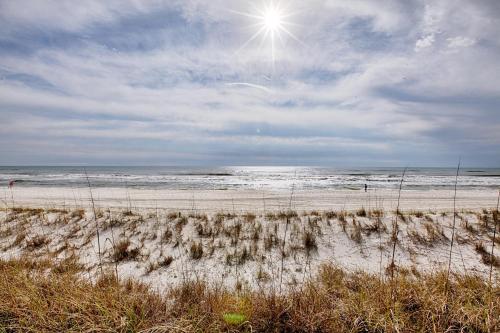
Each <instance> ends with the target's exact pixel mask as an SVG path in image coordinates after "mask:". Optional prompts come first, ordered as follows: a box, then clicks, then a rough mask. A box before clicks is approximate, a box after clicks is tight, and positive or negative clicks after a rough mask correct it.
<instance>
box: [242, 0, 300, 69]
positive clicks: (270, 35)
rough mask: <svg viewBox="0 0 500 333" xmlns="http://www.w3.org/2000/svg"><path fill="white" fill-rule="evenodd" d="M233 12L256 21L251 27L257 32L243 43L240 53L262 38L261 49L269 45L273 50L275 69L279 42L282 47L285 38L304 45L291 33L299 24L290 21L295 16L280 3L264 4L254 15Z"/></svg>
mask: <svg viewBox="0 0 500 333" xmlns="http://www.w3.org/2000/svg"><path fill="white" fill-rule="evenodd" d="M232 12H233V13H236V14H239V15H243V16H245V17H248V18H251V19H253V20H255V21H256V22H255V23H254V24H252V26H251V27H255V28H256V29H257V31H256V32H255V33H254V34H253V35H252V36H251V37H250V38H249V39H248V40H247V41H246V42H245V43H243V45H242V46H241V47H240V48H239V50H238V52H240V51H241V50H243V49H244V48H246V47H247V46H248V45H249V44H251V43H252V42H254V41H256V40H257V39H259V38H260V47H262V45H263V44H264V43H268V44H269V46H270V48H271V60H272V64H273V68H274V65H275V62H276V49H277V45H276V43H277V41H278V40H279V41H280V42H281V44H282V45H284V41H285V38H291V39H293V40H295V41H297V42H299V43H300V44H303V42H302V41H301V40H300V39H299V38H297V37H296V36H295V35H294V34H293V33H292V32H291V31H290V26H296V25H297V24H295V23H292V22H290V21H288V19H289V18H290V17H292V16H293V15H295V14H294V13H292V12H290V11H289V10H288V8H285V7H283V6H282V4H281V3H280V2H276V1H268V2H266V3H264V4H263V6H262V7H261V8H260V9H259V8H256V9H255V10H254V13H243V12H238V11H232Z"/></svg>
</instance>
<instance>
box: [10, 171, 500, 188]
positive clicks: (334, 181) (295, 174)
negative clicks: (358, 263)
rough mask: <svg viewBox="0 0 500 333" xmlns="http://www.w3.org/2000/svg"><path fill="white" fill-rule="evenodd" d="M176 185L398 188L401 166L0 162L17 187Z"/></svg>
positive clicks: (411, 176) (492, 176)
mask: <svg viewBox="0 0 500 333" xmlns="http://www.w3.org/2000/svg"><path fill="white" fill-rule="evenodd" d="M85 171H86V172H87V175H88V178H89V181H90V183H91V185H92V187H112V188H123V187H130V188H149V189H151V188H153V189H175V190H182V189H186V190H193V189H200V190H213V189H216V190H224V189H261V190H262V189H268V190H289V189H291V188H292V187H293V188H295V189H296V190H314V189H361V188H363V187H364V185H365V184H367V186H368V187H369V188H371V189H373V188H397V187H398V186H399V182H400V180H401V175H402V172H403V168H351V169H350V168H332V167H231V166H226V167H108V166H106V167H101V166H87V167H62V166H53V167H48V166H39V167H33V166H30V167H27V166H0V186H8V184H9V182H10V181H12V180H15V186H16V187H17V186H20V187H70V188H78V187H85V186H87V178H86V175H85ZM455 173H456V169H452V168H408V169H407V171H406V175H405V178H404V183H403V186H404V187H405V188H409V189H419V190H425V189H443V188H444V189H446V188H452V187H453V186H454V184H455ZM458 187H459V188H461V189H463V188H470V189H484V188H490V189H491V188H500V168H495V169H492V168H490V169H482V168H474V169H461V170H460V174H459V178H458Z"/></svg>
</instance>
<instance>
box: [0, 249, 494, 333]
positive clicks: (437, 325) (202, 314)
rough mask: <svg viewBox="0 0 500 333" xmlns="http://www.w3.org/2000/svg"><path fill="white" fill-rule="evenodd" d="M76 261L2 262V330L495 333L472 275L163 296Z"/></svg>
mask: <svg viewBox="0 0 500 333" xmlns="http://www.w3.org/2000/svg"><path fill="white" fill-rule="evenodd" d="M79 269H80V266H79V265H78V264H77V263H76V262H75V261H74V260H66V261H63V262H60V263H56V262H51V261H48V260H44V261H34V260H32V259H27V258H23V259H21V260H10V261H0V272H1V274H0V299H1V302H0V332H141V331H142V332H219V331H223V332H226V331H233V332H445V331H447V332H488V331H489V332H498V331H500V321H499V318H500V288H499V287H498V286H494V288H493V290H492V295H493V296H492V297H493V300H492V304H493V308H492V311H491V315H488V307H489V304H490V303H489V301H490V298H489V297H490V293H489V288H488V283H487V281H486V280H484V279H483V278H480V277H478V276H473V275H468V276H465V275H455V274H453V275H452V276H451V278H450V283H449V285H448V295H447V296H446V293H445V289H444V288H445V285H446V272H434V273H431V274H424V273H418V274H415V272H410V271H406V270H399V271H398V272H397V274H395V277H394V283H397V285H398V288H397V293H396V295H395V296H394V297H395V299H394V303H393V299H392V297H391V288H390V280H389V279H387V280H385V279H381V278H380V276H378V275H371V274H367V273H347V272H345V271H343V270H341V269H339V268H336V267H334V266H331V265H326V266H322V268H321V269H320V271H319V273H318V274H317V275H316V276H315V277H312V278H311V279H310V280H308V281H307V282H305V283H304V285H303V286H302V287H301V288H297V289H291V290H288V291H286V292H284V293H283V294H282V295H280V294H277V293H272V292H269V291H267V292H264V291H245V290H242V291H239V292H233V291H231V290H228V289H224V288H221V287H217V286H210V285H208V284H207V283H205V282H203V281H191V282H186V283H184V284H182V285H180V286H179V287H176V288H173V289H171V290H169V291H167V292H165V293H163V294H159V293H157V292H154V291H152V290H151V289H149V288H148V287H147V286H146V285H144V284H141V283H139V282H136V281H132V280H120V281H117V279H116V276H115V275H113V274H112V273H109V274H107V273H105V274H104V275H102V276H101V277H100V278H98V279H97V280H95V281H94V282H91V281H90V280H89V278H88V277H87V276H86V275H85V274H81V271H80V270H79Z"/></svg>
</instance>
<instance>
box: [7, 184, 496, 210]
mask: <svg viewBox="0 0 500 333" xmlns="http://www.w3.org/2000/svg"><path fill="white" fill-rule="evenodd" d="M3 192H4V193H3V198H1V201H2V206H3V207H5V208H7V207H12V206H25V207H39V208H44V207H53V208H65V207H69V208H73V209H76V208H88V207H89V206H90V194H89V193H90V192H89V189H88V188H56V187H17V188H16V187H15V188H14V189H13V190H12V192H11V191H10V190H9V189H7V188H4V191H3ZM92 193H93V197H94V201H95V203H96V205H98V206H99V207H101V208H103V209H107V208H112V209H121V208H134V209H156V208H162V209H174V210H181V211H193V210H194V211H197V210H198V211H203V212H216V211H237V212H244V211H252V212H264V211H279V210H284V209H288V208H292V209H293V210H297V211H303V210H356V209H360V208H362V207H363V208H365V209H368V210H370V209H381V210H395V209H396V206H397V198H398V190H397V189H370V190H369V191H368V192H364V191H361V190H295V191H293V192H292V191H291V190H290V191H282V190H280V191H270V190H263V191H260V190H157V189H155V190H152V189H134V188H129V189H126V188H101V187H99V188H92ZM498 193H499V192H498V190H497V189H473V190H470V189H465V190H464V189H459V190H457V197H456V209H457V210H464V209H466V210H474V209H482V208H487V209H494V208H495V207H496V204H497V200H498V195H499V194H498ZM453 197H454V191H453V190H448V189H446V190H412V189H405V188H403V190H402V191H401V200H400V209H401V210H415V209H418V210H447V211H449V210H451V209H453ZM290 203H291V204H290Z"/></svg>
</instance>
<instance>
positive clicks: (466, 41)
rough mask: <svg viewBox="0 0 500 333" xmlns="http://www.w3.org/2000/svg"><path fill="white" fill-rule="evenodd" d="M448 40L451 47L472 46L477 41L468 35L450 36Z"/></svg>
mask: <svg viewBox="0 0 500 333" xmlns="http://www.w3.org/2000/svg"><path fill="white" fill-rule="evenodd" d="M447 41H448V47H449V48H462V47H470V46H472V45H474V44H476V41H475V40H474V39H471V38H468V37H463V36H458V37H453V38H448V39H447Z"/></svg>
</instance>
